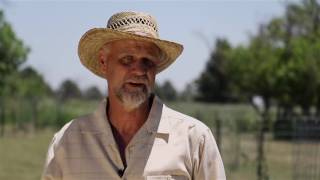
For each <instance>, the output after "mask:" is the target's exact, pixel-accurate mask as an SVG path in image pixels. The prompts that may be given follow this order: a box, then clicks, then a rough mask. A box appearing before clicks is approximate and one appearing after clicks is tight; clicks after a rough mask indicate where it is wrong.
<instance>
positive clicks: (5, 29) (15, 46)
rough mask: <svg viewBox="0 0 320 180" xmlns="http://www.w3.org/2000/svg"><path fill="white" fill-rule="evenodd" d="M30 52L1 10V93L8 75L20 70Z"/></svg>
mask: <svg viewBox="0 0 320 180" xmlns="http://www.w3.org/2000/svg"><path fill="white" fill-rule="evenodd" d="M28 52H29V48H27V47H26V46H25V45H24V44H23V42H22V41H21V40H20V39H19V38H17V37H16V34H15V33H14V31H13V29H12V28H11V25H10V24H9V23H8V22H7V21H6V20H5V17H4V13H3V11H1V10H0V77H1V78H0V94H2V93H3V90H4V87H5V83H6V79H7V77H8V76H10V75H11V74H12V73H14V72H16V71H17V70H18V67H19V65H21V64H22V63H23V62H24V61H25V60H26V57H27V54H28Z"/></svg>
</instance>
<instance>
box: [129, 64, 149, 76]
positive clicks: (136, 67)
mask: <svg viewBox="0 0 320 180" xmlns="http://www.w3.org/2000/svg"><path fill="white" fill-rule="evenodd" d="M131 68H132V69H131V70H132V72H133V73H135V74H136V75H144V74H146V73H147V70H148V68H147V67H146V65H144V64H143V62H141V61H138V62H136V63H134V64H133V65H132V67H131Z"/></svg>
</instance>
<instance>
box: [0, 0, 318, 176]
mask: <svg viewBox="0 0 320 180" xmlns="http://www.w3.org/2000/svg"><path fill="white" fill-rule="evenodd" d="M124 10H135V11H144V12H149V13H151V14H153V15H154V16H155V17H156V18H157V20H158V24H159V30H160V37H161V38H162V39H167V40H171V41H176V42H180V43H181V44H183V45H184V52H183V54H182V55H181V56H180V57H179V58H178V60H177V61H176V62H175V63H174V64H173V65H172V66H170V68H168V69H167V70H165V71H164V72H162V73H160V74H159V75H158V77H157V85H156V88H155V91H156V94H158V95H159V96H160V97H161V98H162V99H163V100H164V101H165V102H166V103H167V104H168V105H169V106H170V107H172V108H173V109H176V110H179V111H181V112H184V113H186V114H189V115H191V116H193V117H196V118H197V119H199V120H201V121H203V122H204V123H206V124H207V125H208V126H209V127H211V129H212V132H213V133H214V135H215V138H216V141H217V144H218V146H219V149H220V152H221V154H222V158H223V161H224V165H225V169H226V173H227V179H230V180H253V179H258V180H268V179H270V180H287V179H288V180H290V179H292V180H318V179H320V141H319V140H320V59H319V58H320V1H318V0H291V1H280V0H230V1H229V0H228V1H222V0H216V1H102V0H101V1H98V0H96V1H90V2H89V1H80V0H79V1H77V0H69V1H63V0H51V1H45V0H43V1H36V0H33V1H23V0H20V1H19V0H16V1H10V0H2V1H0V179H1V180H2V179H3V180H18V179H19V180H20V179H21V180H35V179H40V175H41V172H42V168H43V165H44V161H45V157H46V152H47V148H48V145H49V143H50V141H51V138H52V137H53V134H54V133H55V132H56V131H57V130H58V129H60V128H61V127H62V126H63V125H64V124H65V123H67V122H68V121H70V120H71V119H73V118H75V117H78V116H81V115H84V114H87V113H90V112H92V111H93V110H94V109H95V108H96V107H97V105H98V103H99V102H100V101H101V99H102V98H103V97H105V96H107V91H106V87H107V83H106V81H105V80H102V79H99V77H96V76H94V75H93V74H92V73H91V72H89V71H88V70H86V69H85V68H84V67H83V66H82V65H81V63H80V61H79V59H78V57H77V45H78V41H79V39H80V37H81V36H82V34H84V33H85V32H86V31H87V30H89V29H91V28H93V27H105V26H106V21H107V19H108V18H109V17H110V16H111V15H112V14H113V13H115V12H118V11H124Z"/></svg>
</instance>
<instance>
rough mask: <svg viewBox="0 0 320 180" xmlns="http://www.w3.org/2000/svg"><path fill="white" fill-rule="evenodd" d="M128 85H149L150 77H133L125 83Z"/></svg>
mask: <svg viewBox="0 0 320 180" xmlns="http://www.w3.org/2000/svg"><path fill="white" fill-rule="evenodd" d="M125 82H126V83H138V84H144V85H146V84H148V83H149V81H148V77H147V76H132V77H130V78H129V79H127V80H126V81H125Z"/></svg>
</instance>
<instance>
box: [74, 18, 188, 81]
mask: <svg viewBox="0 0 320 180" xmlns="http://www.w3.org/2000/svg"><path fill="white" fill-rule="evenodd" d="M120 39H134V40H141V41H149V42H153V43H154V44H156V45H157V46H158V47H159V48H160V49H161V50H162V52H163V53H164V57H165V58H164V59H163V60H162V61H161V62H160V63H159V64H158V65H157V73H159V72H161V71H163V70H164V69H165V68H167V67H168V66H169V65H170V64H171V63H173V62H174V61H175V60H176V59H177V57H178V56H179V55H180V54H181V53H182V50H183V46H182V45H180V44H178V43H175V42H170V41H166V40H161V39H159V34H158V26H157V23H156V20H155V18H154V17H152V16H151V15H149V14H146V13H141V12H120V13H117V14H114V15H113V16H111V17H110V19H109V20H108V24H107V27H106V28H93V29H90V30H89V31H87V32H86V33H85V34H84V35H83V36H82V37H81V39H80V42H79V45H78V55H79V58H80V61H81V63H82V64H83V65H84V66H85V67H87V68H88V69H89V70H90V71H92V72H93V73H95V74H96V75H98V76H100V77H102V78H105V74H103V73H102V72H101V71H100V64H99V55H98V52H99V50H100V48H101V47H102V46H103V45H104V44H105V43H108V42H111V41H115V40H120Z"/></svg>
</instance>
